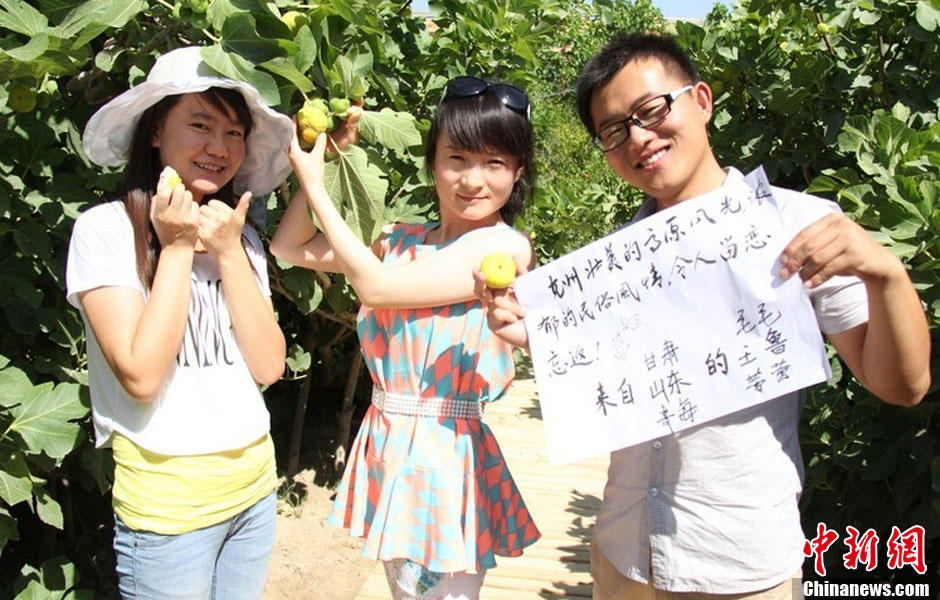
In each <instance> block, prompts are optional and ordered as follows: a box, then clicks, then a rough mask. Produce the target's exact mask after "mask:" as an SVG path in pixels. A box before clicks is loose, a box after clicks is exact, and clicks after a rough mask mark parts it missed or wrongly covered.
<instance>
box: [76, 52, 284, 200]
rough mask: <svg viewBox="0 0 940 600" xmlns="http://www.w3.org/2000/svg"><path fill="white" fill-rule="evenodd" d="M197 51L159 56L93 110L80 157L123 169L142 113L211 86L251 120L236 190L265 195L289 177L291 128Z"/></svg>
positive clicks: (252, 92)
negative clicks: (240, 103) (139, 78)
mask: <svg viewBox="0 0 940 600" xmlns="http://www.w3.org/2000/svg"><path fill="white" fill-rule="evenodd" d="M199 51H200V48H199V47H198V46H189V47H185V48H177V49H176V50H172V51H170V52H167V53H166V54H164V55H162V56H160V57H159V58H158V59H157V62H156V63H154V65H153V68H152V69H151V70H150V74H149V75H147V80H146V81H144V82H143V83H141V84H140V85H137V86H135V87H132V88H131V89H129V90H127V91H126V92H124V93H123V94H121V95H119V96H117V97H115V98H113V99H112V100H111V101H110V102H108V103H107V104H105V105H104V106H102V107H101V108H100V109H98V112H96V113H95V114H94V115H92V117H91V119H89V121H88V124H87V125H86V126H85V133H84V135H83V136H82V147H83V148H84V150H85V154H86V155H87V156H88V158H89V159H91V160H92V161H93V162H94V163H96V164H98V165H101V166H103V167H119V166H122V165H124V164H126V163H127V160H128V154H129V152H130V146H131V138H133V135H134V129H136V127H137V121H138V120H139V119H140V116H141V115H142V114H143V112H144V111H145V110H147V109H148V108H150V107H151V106H153V105H154V104H156V103H157V102H159V101H160V100H162V99H163V98H164V97H166V96H171V95H175V94H188V93H192V92H203V91H205V90H207V89H209V88H211V87H221V88H231V89H235V90H238V91H239V92H241V94H242V96H244V97H245V102H246V103H247V104H248V108H249V110H251V117H252V119H253V121H254V122H253V124H252V127H251V133H250V134H249V135H248V140H247V144H246V149H245V150H246V151H245V160H244V162H242V165H241V167H240V168H239V169H238V173H236V174H235V191H236V193H241V192H243V191H245V190H249V191H251V192H252V193H253V194H255V195H264V194H267V193H269V192H270V191H271V190H273V189H274V188H275V187H277V186H278V185H279V184H280V183H281V182H282V181H284V179H285V178H286V177H287V175H288V173H290V168H291V167H290V160H289V159H288V157H287V149H288V147H289V145H290V140H291V138H292V137H293V135H294V124H293V122H292V121H291V120H290V119H289V118H288V117H287V116H286V115H283V114H281V113H279V112H277V111H275V110H273V109H271V108H269V107H268V106H267V105H266V104H265V103H264V102H263V101H262V100H261V94H259V93H258V90H256V89H255V88H254V87H252V86H251V85H249V84H247V83H242V82H240V81H234V80H232V79H226V78H224V77H221V76H219V74H218V73H216V72H215V71H213V70H212V69H210V68H209V66H208V65H206V63H204V62H203V61H202V57H201V56H200V55H199Z"/></svg>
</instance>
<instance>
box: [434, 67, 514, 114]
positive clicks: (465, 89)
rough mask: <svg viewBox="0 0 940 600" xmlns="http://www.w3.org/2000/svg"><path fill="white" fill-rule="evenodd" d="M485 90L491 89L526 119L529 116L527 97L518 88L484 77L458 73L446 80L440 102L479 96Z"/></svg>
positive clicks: (500, 99) (507, 106)
mask: <svg viewBox="0 0 940 600" xmlns="http://www.w3.org/2000/svg"><path fill="white" fill-rule="evenodd" d="M487 90H490V91H492V92H493V93H494V94H495V95H496V97H497V98H499V101H500V102H502V103H503V105H504V106H506V108H508V109H510V110H512V111H514V112H517V113H519V114H520V115H522V116H524V117H525V118H526V119H529V118H530V117H531V114H532V106H531V105H530V104H529V97H528V96H527V95H526V93H525V92H523V91H522V90H521V89H520V88H517V87H516V86H514V85H510V84H508V83H490V82H489V81H486V80H485V79H480V78H479V77H473V76H470V75H460V76H459V77H454V78H453V79H451V80H450V81H448V82H447V85H446V86H445V87H444V96H443V97H442V98H441V104H443V103H444V102H447V101H448V100H453V99H454V98H472V97H473V96H479V95H481V94H483V93H485V92H486V91H487Z"/></svg>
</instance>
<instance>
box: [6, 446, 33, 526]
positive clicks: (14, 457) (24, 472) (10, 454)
mask: <svg viewBox="0 0 940 600" xmlns="http://www.w3.org/2000/svg"><path fill="white" fill-rule="evenodd" d="M32 495H33V483H32V480H31V479H30V476H29V467H28V466H27V464H26V458H25V457H24V456H23V453H22V452H20V451H19V450H18V449H17V447H16V446H15V445H13V444H7V443H0V500H3V501H4V502H6V503H7V505H9V506H13V505H15V504H19V503H20V502H23V501H24V500H28V499H29V498H31V497H32ZM0 536H2V534H0Z"/></svg>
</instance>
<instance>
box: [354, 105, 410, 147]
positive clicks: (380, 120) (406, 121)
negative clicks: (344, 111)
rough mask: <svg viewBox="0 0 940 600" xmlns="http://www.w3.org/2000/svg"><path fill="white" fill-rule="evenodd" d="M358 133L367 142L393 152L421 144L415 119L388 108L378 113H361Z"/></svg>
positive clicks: (368, 111)
mask: <svg viewBox="0 0 940 600" xmlns="http://www.w3.org/2000/svg"><path fill="white" fill-rule="evenodd" d="M359 132H360V133H361V134H362V139H364V140H366V141H367V142H369V143H373V144H381V145H382V146H385V147H386V148H390V149H393V150H404V149H405V148H408V147H410V146H416V145H418V144H420V143H421V133H420V132H419V131H418V127H417V125H416V123H415V118H414V117H413V116H412V115H411V114H409V113H406V112H397V111H394V110H391V109H389V108H383V109H382V110H381V111H378V112H376V111H371V110H364V111H362V115H361V116H360V117H359Z"/></svg>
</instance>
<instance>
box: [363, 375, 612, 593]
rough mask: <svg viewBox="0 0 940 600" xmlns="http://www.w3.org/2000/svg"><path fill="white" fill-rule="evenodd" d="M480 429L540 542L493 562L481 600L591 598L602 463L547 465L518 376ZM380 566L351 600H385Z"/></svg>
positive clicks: (526, 388)
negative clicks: (488, 432) (490, 438)
mask: <svg viewBox="0 0 940 600" xmlns="http://www.w3.org/2000/svg"><path fill="white" fill-rule="evenodd" d="M486 422H487V423H488V424H489V426H490V427H491V428H492V429H493V432H494V433H495V434H496V439H497V440H498V441H499V445H500V447H501V448H502V450H503V454H504V455H505V456H506V461H507V462H508V463H509V470H510V471H511V472H512V474H513V477H514V478H515V480H516V483H517V485H518V486H519V489H520V490H521V491H522V496H523V498H524V499H525V501H526V505H527V506H528V507H529V511H530V512H531V513H532V516H533V518H534V519H535V523H536V525H538V527H539V530H540V531H541V532H542V538H541V539H540V540H539V541H538V542H536V543H535V544H533V545H532V546H529V547H528V548H526V550H525V553H524V554H523V555H522V556H519V557H516V558H504V557H497V562H498V563H499V564H498V566H497V567H496V568H495V569H492V570H491V571H490V572H489V573H487V575H486V580H485V582H484V585H483V591H482V593H481V595H480V599H481V600H536V599H542V598H590V597H591V573H590V559H589V554H588V547H589V543H590V539H591V530H592V528H593V525H594V517H595V515H596V514H597V510H598V508H599V507H600V502H601V495H602V493H603V490H604V482H605V480H606V478H607V463H608V458H607V456H603V457H600V458H594V459H590V460H585V461H581V462H578V463H575V464H571V465H563V466H560V467H552V466H551V465H549V463H548V454H547V451H546V448H545V434H544V433H543V430H542V417H541V411H540V410H539V405H538V401H537V395H536V391H535V380H534V379H533V378H532V377H531V376H530V375H528V374H527V372H526V371H524V370H523V369H520V372H519V374H518V376H517V378H516V381H515V382H514V383H513V385H512V387H511V388H510V391H509V393H508V394H507V396H506V397H505V398H503V399H502V400H500V401H499V402H496V403H494V404H492V405H490V406H488V407H487V409H486ZM390 598H391V596H390V595H389V592H388V583H387V582H386V580H385V571H384V569H383V568H382V563H376V568H375V569H374V570H373V571H372V574H371V575H370V576H369V578H368V579H367V580H366V582H365V583H364V584H363V586H362V589H360V590H359V595H357V596H356V598H355V600H389V599H390Z"/></svg>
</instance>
